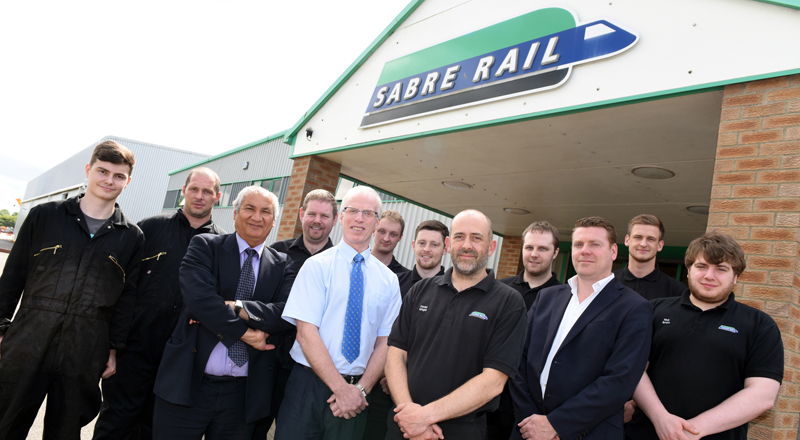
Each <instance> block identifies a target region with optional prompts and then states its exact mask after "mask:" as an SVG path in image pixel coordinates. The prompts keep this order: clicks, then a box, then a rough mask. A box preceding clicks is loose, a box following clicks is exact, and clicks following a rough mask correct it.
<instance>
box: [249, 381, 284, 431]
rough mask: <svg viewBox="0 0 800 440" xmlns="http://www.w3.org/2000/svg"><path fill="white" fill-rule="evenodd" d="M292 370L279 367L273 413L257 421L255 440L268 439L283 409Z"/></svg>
mask: <svg viewBox="0 0 800 440" xmlns="http://www.w3.org/2000/svg"><path fill="white" fill-rule="evenodd" d="M291 374H292V370H291V369H289V368H283V367H281V368H279V369H278V374H277V375H276V376H277V377H276V378H275V387H274V388H273V389H272V405H271V406H270V408H271V411H272V412H271V413H270V415H268V416H267V417H264V418H263V419H261V420H259V421H257V422H256V428H255V430H254V431H253V440H266V439H267V434H269V430H270V428H272V422H274V421H275V419H276V418H278V412H279V411H280V409H281V402H283V394H284V392H285V391H286V384H287V383H288V382H289V376H290V375H291Z"/></svg>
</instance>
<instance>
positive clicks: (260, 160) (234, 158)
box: [160, 137, 292, 202]
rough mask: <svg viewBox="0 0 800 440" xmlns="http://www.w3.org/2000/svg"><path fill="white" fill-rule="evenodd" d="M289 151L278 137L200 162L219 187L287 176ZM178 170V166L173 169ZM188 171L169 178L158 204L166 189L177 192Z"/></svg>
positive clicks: (289, 164)
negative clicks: (218, 183) (218, 182)
mask: <svg viewBox="0 0 800 440" xmlns="http://www.w3.org/2000/svg"><path fill="white" fill-rule="evenodd" d="M290 148H291V147H290V146H289V145H287V144H284V143H283V138H282V137H279V138H277V139H274V140H271V141H269V142H264V143H263V144H258V145H255V146H253V147H250V148H248V149H245V150H242V151H238V152H236V153H233V154H231V155H228V156H224V157H221V158H219V159H218V160H215V161H212V162H207V163H204V164H202V166H204V167H208V168H211V169H212V170H214V171H216V172H217V174H218V175H219V178H220V180H221V181H222V183H223V184H226V183H234V182H244V181H254V180H261V179H269V178H272V177H283V176H288V175H289V174H291V173H292V160H291V159H289V153H290ZM245 162H248V166H247V169H246V170H245V169H242V168H244V167H243V165H244V163H245ZM178 168H180V167H175V168H173V170H175V169H178ZM170 171H172V170H170ZM189 171H191V170H183V171H180V172H178V173H175V174H173V175H171V176H169V184H168V185H167V187H166V188H164V191H163V192H162V193H161V194H160V197H161V201H162V202H163V201H164V196H165V195H166V190H167V189H180V188H181V187H182V186H183V184H184V182H185V181H186V176H187V175H188V174H189ZM165 175H166V173H165Z"/></svg>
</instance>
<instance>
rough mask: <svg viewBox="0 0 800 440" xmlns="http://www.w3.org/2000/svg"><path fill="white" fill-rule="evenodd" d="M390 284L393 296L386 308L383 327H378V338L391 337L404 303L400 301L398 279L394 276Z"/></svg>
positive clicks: (382, 321) (390, 296)
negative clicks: (393, 326)
mask: <svg viewBox="0 0 800 440" xmlns="http://www.w3.org/2000/svg"><path fill="white" fill-rule="evenodd" d="M389 282H390V290H391V294H390V295H389V304H388V305H387V307H386V313H384V315H383V320H381V325H380V327H378V337H382V336H389V334H390V333H391V331H392V325H393V324H394V322H395V321H396V320H397V315H398V314H399V313H400V306H401V305H402V301H401V300H400V283H399V282H398V281H397V277H396V276H394V275H392V276H391V277H390V281H389Z"/></svg>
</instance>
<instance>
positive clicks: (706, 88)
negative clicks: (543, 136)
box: [289, 0, 800, 159]
mask: <svg viewBox="0 0 800 440" xmlns="http://www.w3.org/2000/svg"><path fill="white" fill-rule="evenodd" d="M797 1H800V0H797ZM798 73H800V68H798V69H791V70H784V71H781V72H772V73H765V74H762V75H753V76H748V77H743V78H733V79H728V80H722V81H715V82H711V83H706V84H698V85H694V86H688V87H680V88H677V89H670V90H661V91H658V92H651V93H644V94H641V95H634V96H626V97H623V98H615V99H609V100H606V101H598V102H592V103H587V104H579V105H574V106H570V107H562V108H558V109H552V110H545V111H541V112H536V113H528V114H524V115H517V116H510V117H507V118H501V119H494V120H489V121H482V122H476V123H474V124H466V125H460V126H456V127H448V128H442V129H438V130H431V131H424V132H421V133H414V134H409V135H404V136H398V137H394V138H389V139H379V140H375V141H369V142H364V143H361V144H353V145H346V146H343V147H336V148H330V149H327V150H321V151H314V152H309V153H302V154H295V153H294V145H292V152H291V153H290V155H289V158H290V159H296V158H298V157H303V156H315V155H322V154H327V153H334V152H341V151H347V150H355V149H359V148H367V147H374V146H377V145H384V144H391V143H395V142H403V141H410V140H414V139H421V138H426V137H430V136H439V135H445V134H452V133H459V132H462V131H469V130H475V129H478V128H488V127H494V126H498V125H507V124H514V123H517V122H525V121H532V120H535V119H545V118H552V117H556V116H565V115H570V114H574V113H582V112H587V111H593V110H601V109H604V108H611V107H619V106H622V105H628V104H638V103H640V102H648V101H656V100H659V99H667V98H676V97H678V96H685V95H693V94H696V93H705V92H712V91H716V90H722V89H723V88H724V87H725V86H726V85H729V84H738V83H742V82H748V81H757V80H761V79H769V78H775V77H779V76H788V75H796V74H798Z"/></svg>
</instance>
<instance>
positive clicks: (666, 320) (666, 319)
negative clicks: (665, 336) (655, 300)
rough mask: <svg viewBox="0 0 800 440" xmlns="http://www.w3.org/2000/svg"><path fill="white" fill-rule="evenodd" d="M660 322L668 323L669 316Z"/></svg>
mask: <svg viewBox="0 0 800 440" xmlns="http://www.w3.org/2000/svg"><path fill="white" fill-rule="evenodd" d="M661 323H662V324H669V318H664V320H663V321H661Z"/></svg>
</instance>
